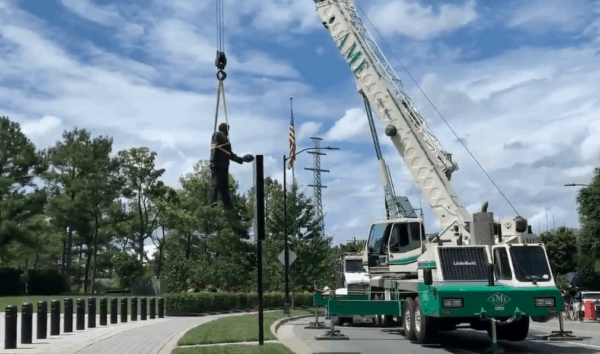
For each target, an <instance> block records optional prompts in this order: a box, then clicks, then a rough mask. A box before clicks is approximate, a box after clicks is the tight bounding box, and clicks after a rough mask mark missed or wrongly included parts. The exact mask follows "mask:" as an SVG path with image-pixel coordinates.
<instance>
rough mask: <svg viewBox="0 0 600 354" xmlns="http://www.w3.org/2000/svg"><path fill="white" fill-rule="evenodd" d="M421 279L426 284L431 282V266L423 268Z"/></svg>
mask: <svg viewBox="0 0 600 354" xmlns="http://www.w3.org/2000/svg"><path fill="white" fill-rule="evenodd" d="M423 280H424V282H425V285H427V286H429V285H431V284H433V273H432V272H431V268H425V269H423Z"/></svg>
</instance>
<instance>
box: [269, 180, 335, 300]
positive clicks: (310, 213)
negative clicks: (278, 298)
mask: <svg viewBox="0 0 600 354" xmlns="http://www.w3.org/2000/svg"><path fill="white" fill-rule="evenodd" d="M267 193H268V194H269V195H268V197H267V196H266V198H265V199H267V200H268V201H269V202H268V207H267V208H266V211H267V216H266V225H265V226H266V231H267V232H266V233H267V235H266V242H265V283H266V287H267V288H272V289H273V288H274V289H281V286H282V280H283V279H281V275H282V274H283V267H281V263H280V262H279V260H278V259H277V256H278V255H279V254H280V253H281V251H282V250H283V249H284V225H283V219H284V215H283V214H284V210H283V186H282V185H281V184H279V183H278V182H277V181H273V180H271V179H270V178H267V179H265V194H267ZM287 193H288V195H287V226H288V234H289V242H290V244H289V249H291V250H293V251H294V253H296V255H297V258H296V260H295V262H294V265H293V267H291V269H290V275H291V277H293V279H294V284H295V285H296V286H297V287H299V288H301V289H304V290H310V289H312V286H313V282H314V281H317V282H318V283H323V282H326V281H328V278H329V275H330V274H331V272H330V270H331V269H330V266H331V263H332V261H333V259H334V258H335V254H334V252H332V250H331V241H332V238H331V237H328V236H326V235H323V234H321V232H320V223H319V220H318V218H317V216H316V211H315V208H314V205H313V204H312V203H311V200H310V198H308V197H307V196H306V195H305V194H304V193H302V192H300V191H299V190H298V185H297V184H296V183H294V184H292V186H291V188H290V189H289V190H288V192H287Z"/></svg>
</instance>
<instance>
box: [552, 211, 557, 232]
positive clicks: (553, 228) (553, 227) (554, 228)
mask: <svg viewBox="0 0 600 354" xmlns="http://www.w3.org/2000/svg"><path fill="white" fill-rule="evenodd" d="M552 230H554V232H556V227H555V226H554V214H552Z"/></svg>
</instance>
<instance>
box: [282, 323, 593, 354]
mask: <svg viewBox="0 0 600 354" xmlns="http://www.w3.org/2000/svg"><path fill="white" fill-rule="evenodd" d="M319 320H320V321H322V318H320V319H319ZM312 321H314V318H305V319H301V320H296V321H292V322H289V323H288V324H286V325H284V326H282V327H281V328H280V330H279V331H278V335H279V334H283V335H284V336H286V335H287V336H288V337H290V338H291V337H292V336H293V337H295V338H296V339H297V340H300V341H301V342H302V343H303V345H305V347H307V349H308V348H309V350H310V352H312V353H314V354H326V353H338V354H392V353H419V354H427V353H485V352H486V350H487V349H488V348H489V347H490V344H491V339H490V337H489V336H488V335H487V333H486V332H482V331H473V330H470V329H459V330H456V331H453V332H440V335H439V339H440V340H439V344H436V345H428V346H423V345H420V344H417V343H411V342H410V341H408V340H406V338H405V337H404V334H403V331H402V330H401V328H389V329H382V328H376V327H373V326H372V325H370V324H346V325H344V326H343V327H336V329H340V330H341V333H343V334H345V335H347V336H348V337H349V338H350V340H335V341H334V340H315V336H317V335H322V334H323V333H324V332H325V330H322V329H304V327H305V326H307V325H308V323H309V322H312ZM530 323H531V325H530V330H529V337H528V338H527V340H525V341H522V342H510V341H499V342H498V343H499V345H500V346H501V348H502V351H503V352H504V353H563V354H564V353H600V322H584V323H573V322H570V321H568V322H567V321H565V330H567V331H569V330H570V331H573V334H575V335H577V336H580V337H585V338H586V339H585V340H583V341H568V342H549V341H547V340H545V339H543V338H542V336H544V335H549V334H550V332H551V331H554V330H558V320H553V321H549V322H546V323H535V322H530ZM325 324H327V325H329V324H330V322H329V320H325ZM284 343H285V341H284ZM306 351H307V352H308V350H306Z"/></svg>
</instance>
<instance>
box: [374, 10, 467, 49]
mask: <svg viewBox="0 0 600 354" xmlns="http://www.w3.org/2000/svg"><path fill="white" fill-rule="evenodd" d="M369 18H371V19H372V21H373V22H374V23H376V24H377V27H378V29H379V30H381V31H384V32H388V33H394V32H397V33H400V34H403V35H406V36H409V37H413V38H416V39H419V40H425V39H431V38H434V37H438V36H440V35H442V34H443V33H445V32H450V31H453V30H457V29H459V28H461V27H464V26H465V25H467V24H469V23H471V22H472V21H474V20H475V19H476V18H477V12H476V11H475V1H473V0H470V1H468V2H464V3H462V4H460V5H455V4H444V5H441V6H440V8H439V12H437V11H435V12H434V10H433V6H431V5H429V6H423V5H422V4H421V3H420V2H419V1H418V0H395V1H392V2H388V3H386V4H385V5H383V4H382V6H378V7H373V8H372V10H371V11H370V14H369Z"/></svg>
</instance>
